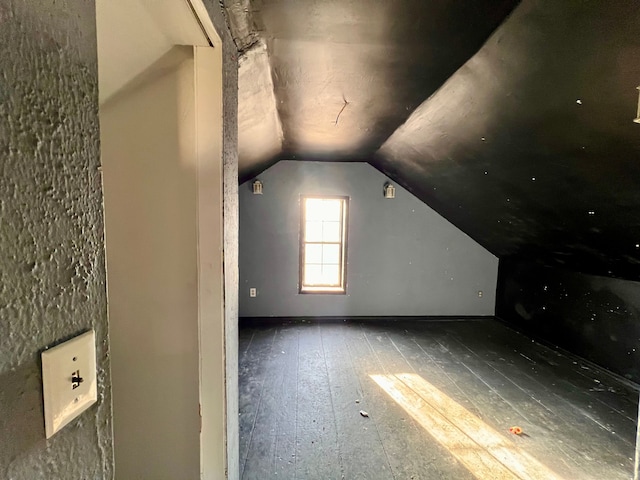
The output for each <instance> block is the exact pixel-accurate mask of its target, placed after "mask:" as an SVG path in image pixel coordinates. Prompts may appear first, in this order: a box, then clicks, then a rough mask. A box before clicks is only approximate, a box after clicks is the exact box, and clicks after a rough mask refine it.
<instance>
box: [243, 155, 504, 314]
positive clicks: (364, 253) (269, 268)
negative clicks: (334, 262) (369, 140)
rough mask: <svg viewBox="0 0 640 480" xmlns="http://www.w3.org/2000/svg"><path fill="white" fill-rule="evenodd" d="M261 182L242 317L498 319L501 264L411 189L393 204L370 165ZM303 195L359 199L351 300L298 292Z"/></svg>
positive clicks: (252, 213) (286, 171) (325, 166)
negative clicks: (252, 291) (496, 307)
mask: <svg viewBox="0 0 640 480" xmlns="http://www.w3.org/2000/svg"><path fill="white" fill-rule="evenodd" d="M259 178H260V180H261V181H262V182H263V183H264V194H263V195H253V194H252V192H251V181H248V182H245V183H244V184H243V185H241V186H240V316H241V317H262V316H265V317H266V316H342V315H344V316H378V315H394V316H395V315H397V316H401V315H493V314H494V305H495V292H496V281H497V272H498V259H497V258H496V257H495V256H493V255H492V254H491V253H489V252H488V251H487V250H485V249H484V248H482V247H481V246H480V245H478V244H477V243H476V242H474V241H473V240H472V239H471V238H469V237H468V236H467V235H465V234H464V233H462V232H461V231H460V230H458V229H456V228H455V227H454V226H453V225H451V224H450V223H449V222H447V221H446V220H445V219H444V218H442V217H440V216H439V215H438V214H437V213H435V212H434V211H433V210H432V209H431V208H429V207H428V206H427V205H425V204H424V203H422V202H421V201H419V200H418V199H416V198H415V197H414V196H413V195H411V194H410V193H409V192H407V191H406V190H404V189H402V188H400V187H397V189H396V198H395V199H393V200H389V199H385V198H384V197H383V186H384V184H385V182H387V181H389V180H388V179H387V177H385V176H384V175H383V174H381V173H380V172H378V171H377V170H375V169H374V168H373V167H371V166H370V165H368V164H366V163H321V162H299V161H281V162H279V163H277V164H276V165H274V166H273V167H271V168H270V169H268V170H266V171H265V172H264V173H262V174H261V175H260V177H259ZM301 194H314V195H348V196H349V197H350V203H349V208H350V212H349V214H350V215H349V216H350V219H349V227H348V228H349V231H348V235H349V239H348V252H347V262H348V267H347V294H346V295H311V294H307V295H300V294H298V263H299V244H298V242H299V236H298V235H299V233H298V232H299V215H300V213H299V212H300V207H299V198H300V195H301ZM251 287H255V288H257V290H258V295H257V297H255V298H251V297H249V288H251ZM478 291H482V292H483V296H482V298H479V297H478Z"/></svg>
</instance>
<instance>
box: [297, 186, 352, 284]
mask: <svg viewBox="0 0 640 480" xmlns="http://www.w3.org/2000/svg"><path fill="white" fill-rule="evenodd" d="M313 198H316V199H321V200H341V201H342V215H341V218H342V221H341V222H340V223H341V242H340V273H341V278H340V285H338V286H328V285H327V286H325V285H307V286H305V285H304V268H305V245H306V244H307V243H333V242H306V241H305V230H306V223H307V220H306V211H305V200H306V199H313ZM299 201H300V228H299V229H298V232H299V233H298V235H299V250H300V259H299V265H298V293H299V294H313V295H322V294H325V295H346V294H347V244H348V230H349V227H348V226H349V197H348V196H345V195H306V194H305V195H300V200H299ZM335 243H337V242H335Z"/></svg>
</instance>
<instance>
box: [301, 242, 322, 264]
mask: <svg viewBox="0 0 640 480" xmlns="http://www.w3.org/2000/svg"><path fill="white" fill-rule="evenodd" d="M304 263H317V264H321V263H322V245H314V244H313V243H311V244H307V245H306V246H305V248H304Z"/></svg>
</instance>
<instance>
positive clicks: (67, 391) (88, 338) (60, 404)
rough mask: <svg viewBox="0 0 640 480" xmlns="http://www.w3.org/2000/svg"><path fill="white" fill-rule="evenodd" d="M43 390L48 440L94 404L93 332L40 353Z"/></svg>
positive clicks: (94, 346)
mask: <svg viewBox="0 0 640 480" xmlns="http://www.w3.org/2000/svg"><path fill="white" fill-rule="evenodd" d="M42 390H43V395H44V424H45V431H46V435H47V438H51V437H52V436H53V435H54V434H55V433H56V432H58V431H59V430H60V429H62V428H63V427H64V426H65V425H67V424H68V423H69V422H70V421H71V420H73V419H74V418H76V417H77V416H78V415H80V414H81V413H82V412H84V411H85V410H86V409H87V408H89V407H90V406H91V405H93V404H94V403H96V401H97V400H98V388H97V383H96V335H95V332H94V331H93V330H91V331H89V332H86V333H83V334H82V335H78V336H77V337H75V338H72V339H71V340H69V341H67V342H64V343H62V344H60V345H57V346H55V347H53V348H50V349H48V350H45V351H44V352H42Z"/></svg>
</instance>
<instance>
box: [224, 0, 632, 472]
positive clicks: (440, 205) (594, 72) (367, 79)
mask: <svg viewBox="0 0 640 480" xmlns="http://www.w3.org/2000/svg"><path fill="white" fill-rule="evenodd" d="M225 7H226V9H227V11H228V12H229V13H230V25H231V30H232V34H233V36H234V39H235V42H236V45H237V46H238V49H239V51H240V54H241V55H240V57H239V78H238V83H239V106H238V123H239V137H238V157H239V158H238V161H239V176H240V181H241V185H240V190H239V201H240V202H239V207H240V212H239V213H240V236H239V241H240V249H239V268H240V271H239V278H240V289H239V316H240V341H239V372H240V376H239V388H240V405H239V409H240V474H241V478H246V479H249V478H263V477H264V475H265V472H269V473H268V475H267V476H268V477H269V478H376V479H392V478H406V479H409V478H469V479H471V478H475V479H489V478H491V479H493V478H513V479H538V478H539V479H551V478H553V479H559V478H564V479H569V478H580V479H600V478H608V479H612V478H620V479H629V478H632V477H633V476H634V474H635V475H636V477H635V478H637V470H635V471H634V456H635V438H636V424H637V409H638V401H637V397H638V381H639V380H640V377H639V376H638V361H639V358H638V352H637V351H636V349H637V348H638V340H639V338H640V335H639V332H640V329H639V328H638V323H637V313H638V307H639V304H638V298H640V297H638V293H640V289H639V284H638V283H637V280H638V261H639V260H640V249H639V246H638V242H639V241H640V240H639V239H640V231H639V230H638V224H639V220H640V218H639V217H638V207H639V206H640V204H639V201H640V197H639V196H638V180H639V178H640V177H639V176H638V174H639V173H640V171H639V169H638V166H637V162H636V159H637V158H638V154H639V153H640V150H639V147H640V125H638V124H637V123H634V118H635V116H636V115H635V113H636V109H637V106H638V91H637V90H636V87H637V86H638V85H637V84H638V83H639V78H640V63H639V62H638V60H637V58H638V54H639V53H640V43H639V41H638V40H637V38H636V35H634V33H633V32H635V31H636V29H637V27H638V26H639V23H640V17H639V16H638V11H637V5H633V4H632V3H624V2H623V3H619V4H618V3H616V4H615V6H614V5H611V4H605V3H604V2H542V1H526V0H525V1H522V2H516V1H501V2H482V1H476V2H419V1H415V2H412V1H405V2H372V1H356V2H329V1H319V0H317V1H314V0H308V1H303V2H295V3H292V2H283V1H275V0H274V1H269V0H264V1H260V2H256V1H253V2H249V1H236V2H225ZM389 186H392V187H393V189H394V190H395V191H394V192H393V194H392V195H387V190H386V189H387V188H389ZM390 197H393V198H390ZM322 205H325V207H323V206H322ZM332 205H333V206H332ZM323 208H325V210H326V211H324V213H323ZM331 209H333V211H334V212H335V213H334V214H332V213H330V210H331ZM341 228H344V230H345V231H344V232H342V231H341V230H340V229H341ZM322 285H324V286H325V290H324V291H323V289H322ZM336 290H337V291H336ZM363 412H364V413H363ZM365 414H366V416H365ZM514 427H516V428H517V427H519V428H521V429H522V432H521V433H520V434H517V433H515V434H514V433H513V432H514ZM510 429H511V430H510ZM515 431H516V432H518V431H519V430H515Z"/></svg>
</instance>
